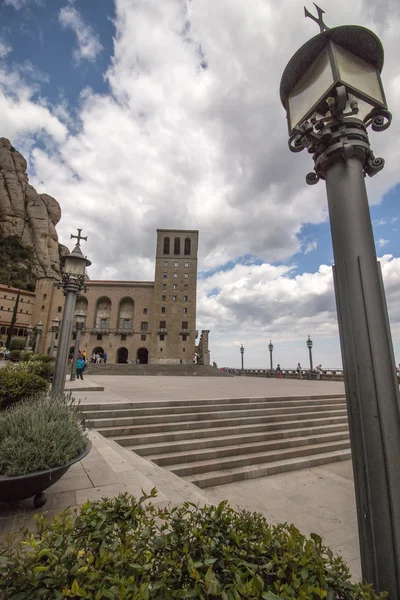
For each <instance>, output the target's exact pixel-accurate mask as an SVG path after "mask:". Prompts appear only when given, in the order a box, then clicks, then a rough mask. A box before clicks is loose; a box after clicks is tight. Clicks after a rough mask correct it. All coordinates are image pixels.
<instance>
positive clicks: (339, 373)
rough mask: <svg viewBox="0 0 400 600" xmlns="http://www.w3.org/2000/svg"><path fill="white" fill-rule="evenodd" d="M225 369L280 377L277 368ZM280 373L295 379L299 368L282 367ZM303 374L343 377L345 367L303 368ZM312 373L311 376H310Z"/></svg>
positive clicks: (240, 373)
mask: <svg viewBox="0 0 400 600" xmlns="http://www.w3.org/2000/svg"><path fill="white" fill-rule="evenodd" d="M223 370H224V371H226V372H227V373H231V374H232V375H253V376H258V377H279V373H278V372H277V371H276V370H275V369H272V371H271V369H243V370H242V369H232V368H230V367H225V368H223ZM280 373H281V374H282V376H283V377H285V376H286V377H287V378H288V379H293V378H295V377H298V371H297V369H281V371H280ZM301 375H302V377H304V379H306V378H310V379H319V378H320V377H322V376H324V377H326V378H327V379H330V378H334V377H335V378H336V377H337V378H338V379H339V378H343V369H336V368H335V369H321V370H320V371H317V370H315V369H313V371H312V372H310V369H301ZM310 375H311V377H310Z"/></svg>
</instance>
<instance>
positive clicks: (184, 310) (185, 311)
mask: <svg viewBox="0 0 400 600" xmlns="http://www.w3.org/2000/svg"><path fill="white" fill-rule="evenodd" d="M183 312H184V313H185V314H186V313H187V308H186V306H185V308H184V309H183Z"/></svg>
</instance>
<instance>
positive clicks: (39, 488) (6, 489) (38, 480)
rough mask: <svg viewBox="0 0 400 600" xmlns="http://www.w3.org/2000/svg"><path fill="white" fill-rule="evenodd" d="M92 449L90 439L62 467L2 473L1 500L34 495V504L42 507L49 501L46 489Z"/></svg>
mask: <svg viewBox="0 0 400 600" xmlns="http://www.w3.org/2000/svg"><path fill="white" fill-rule="evenodd" d="M91 449H92V442H91V441H90V440H88V443H87V446H86V448H85V449H84V451H83V452H82V453H81V454H79V456H77V457H76V458H74V459H73V460H70V461H69V462H68V463H67V464H66V465H63V466H61V467H54V468H53V469H47V470H46V471H38V472H37V473H27V474H26V475H17V476H15V477H8V476H7V475H0V502H18V501H19V500H25V499H26V498H31V497H32V496H34V499H33V504H34V506H35V507H36V508H40V507H41V506H43V505H44V504H45V503H46V501H47V498H46V494H44V493H43V492H44V490H47V488H49V487H50V486H51V485H53V483H56V482H57V481H58V480H59V479H61V477H62V476H63V475H64V474H65V473H66V472H67V471H68V469H69V468H70V467H71V466H72V465H73V464H75V463H77V462H79V461H80V460H82V458H84V457H85V456H86V455H87V454H89V452H90V450H91Z"/></svg>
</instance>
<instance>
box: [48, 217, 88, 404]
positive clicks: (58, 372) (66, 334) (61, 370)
mask: <svg viewBox="0 0 400 600" xmlns="http://www.w3.org/2000/svg"><path fill="white" fill-rule="evenodd" d="M81 231H82V229H78V235H72V234H71V239H73V238H75V239H76V240H77V243H76V246H75V248H74V250H73V251H72V252H71V254H67V256H65V257H64V260H63V263H64V264H63V268H62V272H61V282H60V283H59V287H60V288H62V289H63V293H64V296H65V303H64V310H63V316H62V321H61V328H60V335H59V339H58V350H57V357H56V364H55V367H54V377H53V385H52V388H51V390H52V393H53V394H61V393H62V392H63V391H64V388H65V378H66V375H67V366H68V353H69V345H70V341H71V336H72V328H73V324H74V323H73V320H74V312H75V303H76V297H77V295H78V294H80V293H81V291H82V289H83V291H85V292H86V288H85V269H86V267H88V266H89V265H91V264H92V263H91V262H90V260H88V259H87V258H86V257H85V256H83V254H82V250H81V247H80V242H81V240H87V237H83V236H81Z"/></svg>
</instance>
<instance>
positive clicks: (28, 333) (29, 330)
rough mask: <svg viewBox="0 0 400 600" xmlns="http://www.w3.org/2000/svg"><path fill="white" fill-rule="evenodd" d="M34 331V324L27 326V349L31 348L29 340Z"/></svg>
mask: <svg viewBox="0 0 400 600" xmlns="http://www.w3.org/2000/svg"><path fill="white" fill-rule="evenodd" d="M32 331H33V327H32V325H28V327H27V328H26V342H25V350H29V342H30V340H31V335H32Z"/></svg>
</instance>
